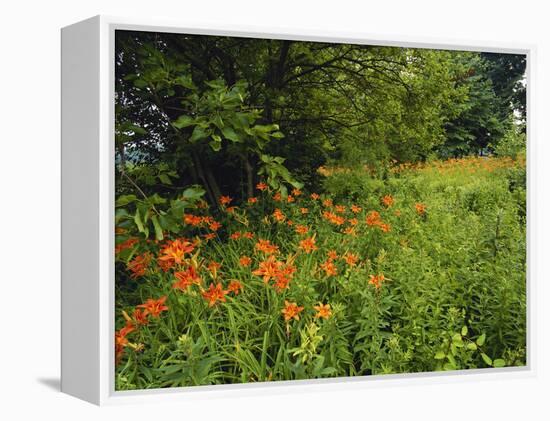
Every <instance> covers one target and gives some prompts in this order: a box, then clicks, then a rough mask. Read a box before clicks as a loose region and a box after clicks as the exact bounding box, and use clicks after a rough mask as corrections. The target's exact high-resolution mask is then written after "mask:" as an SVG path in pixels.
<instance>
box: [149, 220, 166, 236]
mask: <svg viewBox="0 0 550 421" xmlns="http://www.w3.org/2000/svg"><path fill="white" fill-rule="evenodd" d="M151 221H152V222H153V227H155V238H156V239H157V240H159V241H162V240H163V239H164V235H163V233H162V227H161V226H160V224H159V221H158V218H157V215H153V216H152V217H151Z"/></svg>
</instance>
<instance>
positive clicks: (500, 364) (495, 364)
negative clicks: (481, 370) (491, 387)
mask: <svg viewBox="0 0 550 421" xmlns="http://www.w3.org/2000/svg"><path fill="white" fill-rule="evenodd" d="M505 365H506V361H504V360H503V359H502V358H497V359H496V360H493V367H504V366H505Z"/></svg>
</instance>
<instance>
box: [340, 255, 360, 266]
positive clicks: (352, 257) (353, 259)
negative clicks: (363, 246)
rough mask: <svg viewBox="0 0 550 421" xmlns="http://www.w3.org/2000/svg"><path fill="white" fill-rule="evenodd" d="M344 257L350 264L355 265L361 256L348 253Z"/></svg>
mask: <svg viewBox="0 0 550 421" xmlns="http://www.w3.org/2000/svg"><path fill="white" fill-rule="evenodd" d="M342 259H343V260H344V261H345V262H346V263H347V264H348V265H350V266H355V265H356V264H357V262H358V261H359V256H357V255H356V254H353V253H346V254H344V255H343V256H342Z"/></svg>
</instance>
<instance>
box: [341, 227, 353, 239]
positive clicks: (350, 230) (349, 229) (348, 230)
mask: <svg viewBox="0 0 550 421" xmlns="http://www.w3.org/2000/svg"><path fill="white" fill-rule="evenodd" d="M342 233H344V234H346V235H352V236H354V237H357V232H355V228H354V227H346V228H344V230H343V231H342Z"/></svg>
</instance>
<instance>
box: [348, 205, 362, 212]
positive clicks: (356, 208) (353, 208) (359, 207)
mask: <svg viewBox="0 0 550 421" xmlns="http://www.w3.org/2000/svg"><path fill="white" fill-rule="evenodd" d="M350 209H351V211H352V212H353V213H359V212H361V210H362V208H361V206H357V205H351V207H350Z"/></svg>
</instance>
